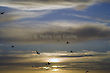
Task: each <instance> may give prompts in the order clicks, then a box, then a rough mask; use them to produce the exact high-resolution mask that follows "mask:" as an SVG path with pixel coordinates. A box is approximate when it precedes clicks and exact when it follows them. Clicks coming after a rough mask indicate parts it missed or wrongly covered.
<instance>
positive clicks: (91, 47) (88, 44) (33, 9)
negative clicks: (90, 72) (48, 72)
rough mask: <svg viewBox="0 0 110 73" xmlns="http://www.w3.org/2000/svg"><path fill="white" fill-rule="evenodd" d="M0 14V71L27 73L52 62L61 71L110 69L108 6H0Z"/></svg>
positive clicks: (15, 2)
mask: <svg viewBox="0 0 110 73" xmlns="http://www.w3.org/2000/svg"><path fill="white" fill-rule="evenodd" d="M2 12H5V13H4V14H0V59H3V60H1V61H0V65H1V66H0V68H1V69H0V70H2V69H3V70H6V69H12V70H13V68H14V67H15V66H16V65H17V67H15V68H14V70H16V69H21V68H22V67H25V66H27V67H26V70H27V69H32V68H30V65H31V64H35V63H39V64H41V65H42V64H44V63H45V62H48V59H47V58H51V61H52V58H53V57H56V58H57V59H58V61H59V62H62V63H61V64H59V65H61V66H63V65H62V64H64V65H65V66H64V67H60V69H66V70H71V69H72V68H73V67H74V68H73V69H81V67H80V66H79V65H81V66H82V67H83V69H90V68H91V69H102V70H108V69H109V68H110V66H108V65H109V64H110V62H109V61H110V57H109V56H110V16H109V15H110V0H0V13H2ZM66 41H69V42H70V44H66ZM11 45H14V46H15V47H14V48H12V47H11ZM36 48H37V50H38V51H40V52H41V53H42V54H41V55H40V56H33V54H32V51H33V50H36ZM70 50H72V51H74V53H73V54H71V53H68V52H69V51H70ZM38 58H40V60H41V62H39V59H38ZM7 60H9V62H7ZM53 60H55V59H53ZM49 61H50V60H49ZM72 61H74V62H72ZM24 62H26V64H27V65H26V64H25V63H24ZM67 63H69V64H68V65H67ZM89 63H90V64H89ZM6 64H8V65H9V67H10V68H8V67H7V65H6ZM19 64H20V65H21V66H19ZM107 64H108V65H107ZM77 65H78V66H77ZM83 65H84V66H83ZM86 65H87V67H86ZM94 65H96V67H95V68H94ZM103 66H104V67H103ZM20 67H21V68H20ZM39 67H40V65H39V66H38V67H37V68H39ZM41 68H42V67H41ZM50 68H51V67H50ZM23 70H25V69H23ZM6 73H7V72H6ZM10 73H11V72H10ZM70 73H71V72H70ZM76 73H77V72H76ZM94 73H95V72H94ZM97 73H98V72H97ZM99 73H100V72H99ZM102 73H103V72H102Z"/></svg>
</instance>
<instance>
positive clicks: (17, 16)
mask: <svg viewBox="0 0 110 73" xmlns="http://www.w3.org/2000/svg"><path fill="white" fill-rule="evenodd" d="M6 9H7V10H8V9H10V8H6ZM50 12H51V11H25V10H11V11H10V12H8V11H6V12H5V14H4V15H0V23H3V22H12V21H16V20H23V19H26V18H38V17H42V16H43V15H45V14H48V13H50Z"/></svg>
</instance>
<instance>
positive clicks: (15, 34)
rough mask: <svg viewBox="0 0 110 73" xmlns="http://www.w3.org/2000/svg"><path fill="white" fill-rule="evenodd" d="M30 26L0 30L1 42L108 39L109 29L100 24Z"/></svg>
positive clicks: (44, 24)
mask: <svg viewBox="0 0 110 73" xmlns="http://www.w3.org/2000/svg"><path fill="white" fill-rule="evenodd" d="M60 23H62V24H60ZM10 25H12V26H13V24H10ZM26 25H27V26H28V24H27V23H26ZM29 25H30V24H29ZM32 25H33V26H32V27H30V26H29V27H26V26H25V27H23V26H22V25H20V26H13V27H12V26H10V27H2V28H0V34H1V36H0V40H1V42H3V41H4V42H25V43H26V42H27V43H28V42H29V43H31V42H36V43H37V42H47V41H53V42H58V40H59V41H65V40H72V41H85V40H95V39H107V38H109V37H110V27H109V26H107V25H106V24H102V23H92V22H77V21H73V22H66V21H64V22H63V21H56V22H45V23H42V24H32ZM34 25H36V26H34ZM65 26H66V27H65Z"/></svg>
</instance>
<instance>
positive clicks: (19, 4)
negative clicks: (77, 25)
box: [0, 0, 109, 10]
mask: <svg viewBox="0 0 110 73" xmlns="http://www.w3.org/2000/svg"><path fill="white" fill-rule="evenodd" d="M0 2H1V3H0V5H1V6H7V7H12V8H17V9H20V10H21V9H23V10H24V9H25V10H44V9H61V8H74V9H77V10H83V9H85V8H88V7H89V6H91V5H94V4H96V3H100V2H109V0H58V1H57V0H4V1H0Z"/></svg>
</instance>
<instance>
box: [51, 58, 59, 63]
mask: <svg viewBox="0 0 110 73" xmlns="http://www.w3.org/2000/svg"><path fill="white" fill-rule="evenodd" d="M49 62H60V59H58V58H51V59H49Z"/></svg>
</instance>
